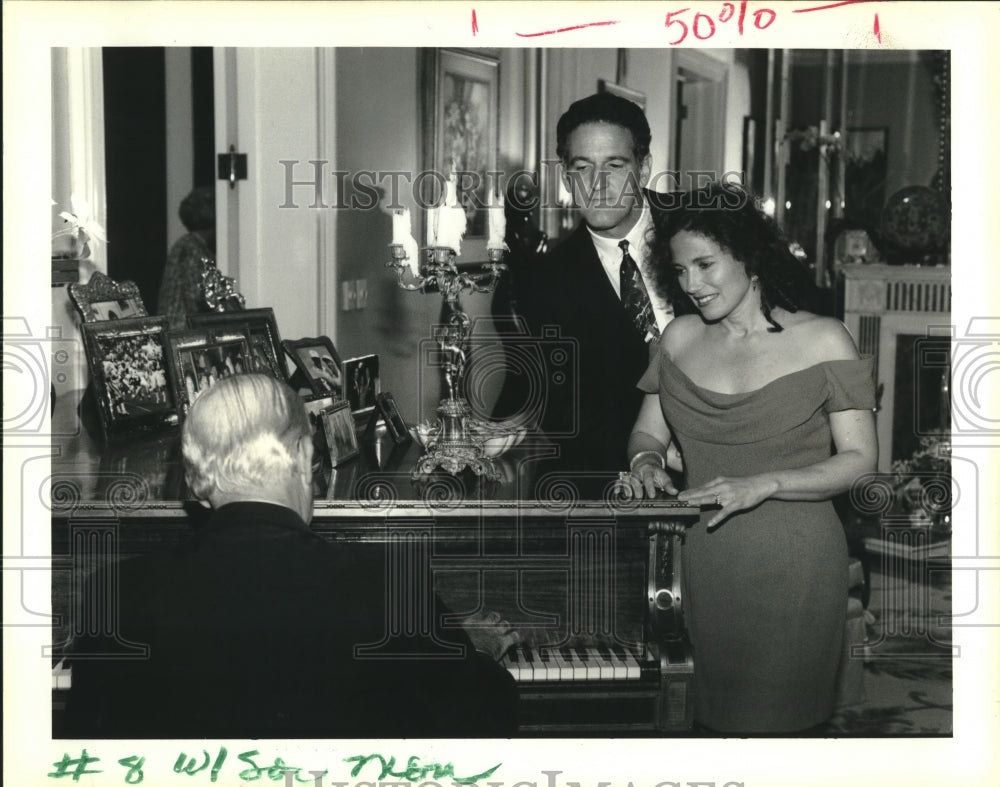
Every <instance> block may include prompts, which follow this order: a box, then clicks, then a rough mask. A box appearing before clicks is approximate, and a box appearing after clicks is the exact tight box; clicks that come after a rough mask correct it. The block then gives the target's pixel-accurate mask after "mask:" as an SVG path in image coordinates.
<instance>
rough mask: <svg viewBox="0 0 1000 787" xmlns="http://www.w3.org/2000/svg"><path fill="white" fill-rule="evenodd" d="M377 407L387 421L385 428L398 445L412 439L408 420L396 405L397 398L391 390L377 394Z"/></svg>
mask: <svg viewBox="0 0 1000 787" xmlns="http://www.w3.org/2000/svg"><path fill="white" fill-rule="evenodd" d="M375 407H376V409H377V410H378V412H379V415H380V416H381V417H382V420H383V421H385V430H386V431H387V432H388V433H389V436H390V437H391V438H392V441H393V442H394V443H395V444H396V445H400V444H401V443H406V442H409V441H410V440H411V439H412V438H411V437H410V430H409V428H407V426H406V421H404V420H403V417H402V416H401V415H400V414H399V409H398V408H397V407H396V400H395V399H394V398H393V396H392V393H391V392H389V391H383V392H382V393H380V394H377V395H376V396H375Z"/></svg>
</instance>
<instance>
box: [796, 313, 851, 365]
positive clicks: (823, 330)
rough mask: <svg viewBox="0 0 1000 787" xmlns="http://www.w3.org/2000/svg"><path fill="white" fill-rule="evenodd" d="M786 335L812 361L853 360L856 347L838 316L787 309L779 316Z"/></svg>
mask: <svg viewBox="0 0 1000 787" xmlns="http://www.w3.org/2000/svg"><path fill="white" fill-rule="evenodd" d="M780 322H781V323H782V325H783V326H784V327H785V329H786V330H787V331H788V338H789V339H793V340H794V342H795V344H796V346H798V347H801V348H803V349H804V350H805V351H806V352H807V353H808V354H809V357H810V360H811V361H812V362H813V363H820V362H822V361H850V360H856V359H857V358H858V357H859V355H858V348H857V345H856V344H855V342H854V338H853V337H852V336H851V333H850V331H848V330H847V327H846V326H845V325H844V323H842V322H841V321H840V320H837V319H835V318H833V317H823V316H821V315H818V314H813V313H811V312H803V311H798V312H794V313H788V314H787V316H783V319H782V320H780Z"/></svg>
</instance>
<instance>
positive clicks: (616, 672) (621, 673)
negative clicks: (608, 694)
mask: <svg viewBox="0 0 1000 787" xmlns="http://www.w3.org/2000/svg"><path fill="white" fill-rule="evenodd" d="M608 656H609V658H610V660H611V664H612V671H611V677H612V679H613V680H625V679H626V678H627V677H628V668H627V667H626V666H625V662H624V661H622V660H621V657H620V656H619V655H618V654H617V653H615V652H614V650H613V649H612V648H608Z"/></svg>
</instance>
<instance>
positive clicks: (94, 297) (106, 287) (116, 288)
mask: <svg viewBox="0 0 1000 787" xmlns="http://www.w3.org/2000/svg"><path fill="white" fill-rule="evenodd" d="M68 292H69V295H70V299H71V300H72V301H73V305H74V306H75V307H76V309H77V311H78V312H79V313H80V316H81V317H82V318H83V321H84V322H96V321H100V320H124V319H127V318H129V317H145V316H146V314H147V312H146V305H145V304H144V303H143V301H142V295H141V294H140V292H139V288H138V287H137V286H136V285H135V282H131V281H122V282H118V281H114V280H113V279H109V278H108V277H107V276H105V275H104V274H103V273H101V272H100V271H96V272H95V273H94V275H93V276H91V277H90V280H89V281H88V282H87V283H86V284H81V283H78V282H77V283H73V284H70V285H69V287H68Z"/></svg>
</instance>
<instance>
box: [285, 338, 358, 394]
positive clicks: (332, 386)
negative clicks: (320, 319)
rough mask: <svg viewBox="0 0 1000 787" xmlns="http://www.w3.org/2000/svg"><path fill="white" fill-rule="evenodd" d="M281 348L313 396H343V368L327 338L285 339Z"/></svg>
mask: <svg viewBox="0 0 1000 787" xmlns="http://www.w3.org/2000/svg"><path fill="white" fill-rule="evenodd" d="M281 346H282V347H283V348H284V350H285V353H286V354H287V355H288V357H289V358H291V359H292V361H293V362H294V363H295V368H296V369H298V371H299V372H300V373H301V375H302V376H303V377H304V378H305V380H306V382H307V383H308V385H309V388H310V389H311V390H312V392H313V393H314V394H333V395H335V396H337V397H343V396H344V383H343V379H344V378H343V366H342V365H341V362H340V356H339V355H338V354H337V349H336V348H335V347H334V346H333V342H331V341H330V339H329V338H327V337H326V336H316V337H313V338H306V339H295V340H288V339H286V340H285V341H283V342H282V343H281Z"/></svg>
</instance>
